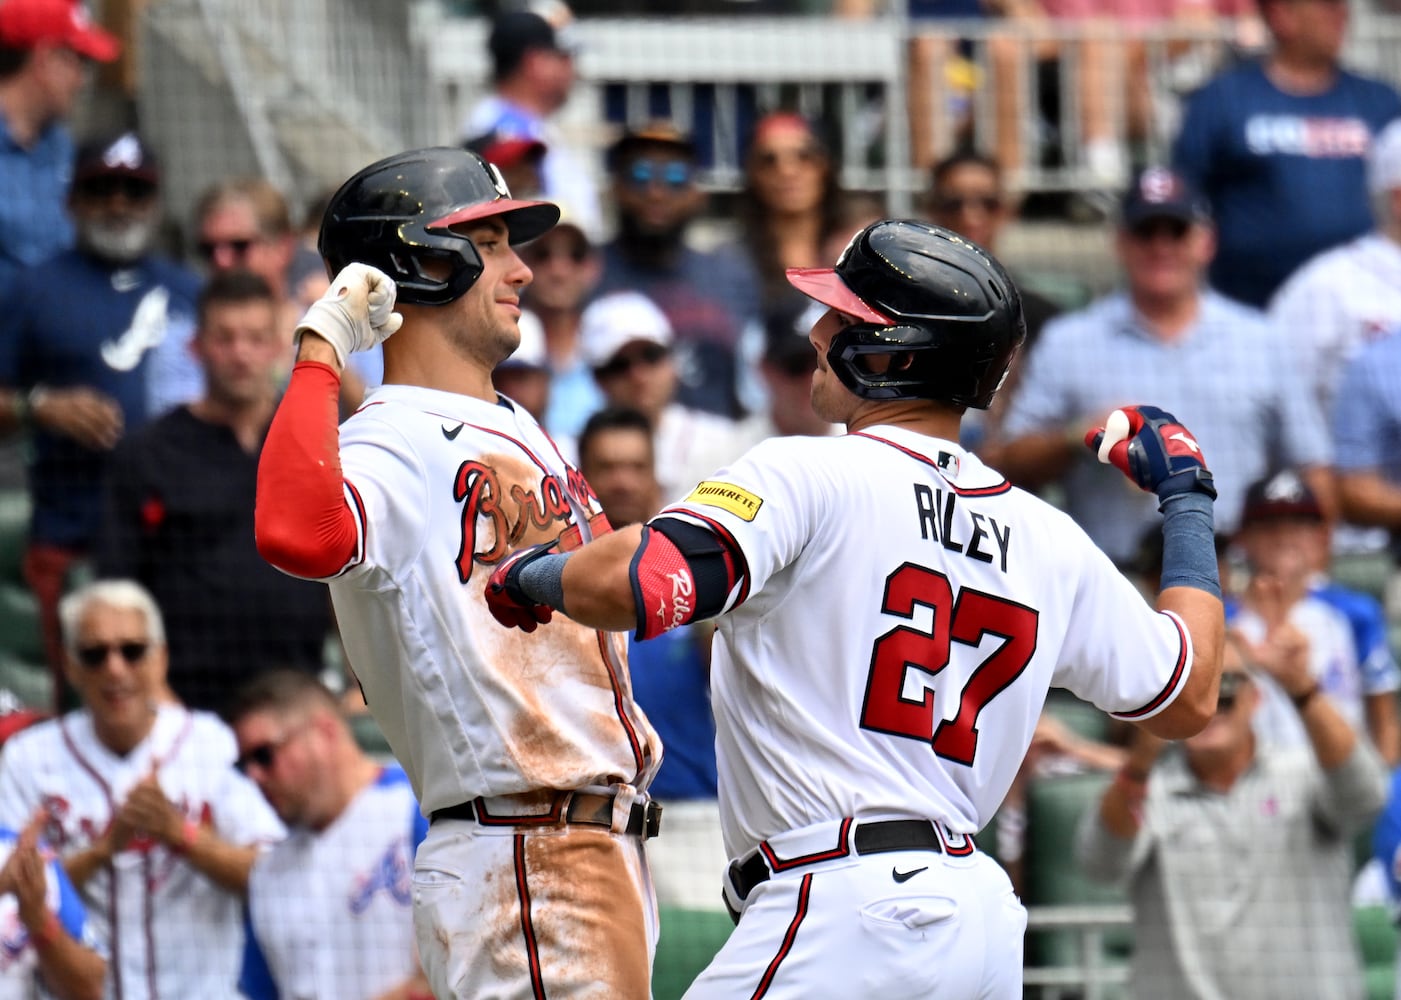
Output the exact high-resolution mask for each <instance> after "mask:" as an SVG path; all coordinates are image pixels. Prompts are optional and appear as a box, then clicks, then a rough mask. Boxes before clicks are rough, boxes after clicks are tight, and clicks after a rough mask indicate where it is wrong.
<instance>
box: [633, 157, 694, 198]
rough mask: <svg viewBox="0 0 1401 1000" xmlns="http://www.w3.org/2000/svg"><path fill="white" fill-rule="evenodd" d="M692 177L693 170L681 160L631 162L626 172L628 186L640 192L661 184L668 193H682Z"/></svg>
mask: <svg viewBox="0 0 1401 1000" xmlns="http://www.w3.org/2000/svg"><path fill="white" fill-rule="evenodd" d="M694 177H695V170H694V169H693V168H692V167H691V165H690V164H689V163H686V162H684V161H682V160H633V161H632V166H630V167H629V168H628V172H627V182H628V185H629V186H630V187H634V188H638V189H640V190H645V189H647V188H649V187H651V186H652V185H653V184H661V185H662V186H663V187H665V188H666V189H667V190H668V191H682V190H685V189H686V188H688V187H690V186H691V181H692V179H694Z"/></svg>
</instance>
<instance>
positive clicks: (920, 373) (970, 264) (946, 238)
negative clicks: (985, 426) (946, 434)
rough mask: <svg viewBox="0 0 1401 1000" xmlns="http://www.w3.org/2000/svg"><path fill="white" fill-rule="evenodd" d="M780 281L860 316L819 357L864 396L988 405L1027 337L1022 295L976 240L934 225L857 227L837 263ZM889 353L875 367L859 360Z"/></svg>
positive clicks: (794, 273)
mask: <svg viewBox="0 0 1401 1000" xmlns="http://www.w3.org/2000/svg"><path fill="white" fill-rule="evenodd" d="M788 280H789V281H790V282H792V284H793V285H794V286H795V287H796V288H798V289H799V290H800V291H802V292H804V293H806V294H807V295H809V296H811V297H812V298H814V299H816V300H817V301H819V302H821V303H822V304H823V305H826V306H830V307H831V308H833V309H836V310H839V311H840V312H843V313H846V314H847V315H849V316H854V317H856V319H858V320H859V321H860V322H858V323H854V324H852V325H851V326H848V327H846V328H845V329H843V330H842V331H841V332H840V333H838V334H837V335H836V336H834V337H833V338H832V344H831V346H830V347H829V348H828V351H827V363H828V364H829V365H831V367H832V370H833V371H835V372H836V373H837V377H838V378H840V379H841V380H842V384H843V385H845V386H846V387H847V388H848V389H850V390H851V391H852V392H854V393H855V394H856V395H858V396H860V397H862V398H863V399H936V400H941V401H943V402H946V403H952V404H954V405H956V406H971V407H975V408H977V409H980V410H982V409H987V406H988V404H989V403H991V402H992V397H993V396H994V395H996V393H997V389H998V387H999V386H1001V385H1002V379H1003V378H1004V377H1005V376H1006V374H1007V367H1008V366H1009V365H1010V364H1011V363H1012V355H1013V354H1015V353H1016V350H1017V348H1018V346H1020V345H1021V343H1022V341H1023V340H1025V339H1026V323H1025V321H1024V320H1023V319H1022V303H1021V296H1020V295H1018V294H1017V289H1016V286H1015V285H1013V284H1012V279H1011V278H1010V277H1009V276H1008V274H1007V272H1006V271H1005V270H1004V269H1003V267H1002V265H1001V264H999V263H998V262H997V261H996V260H994V259H993V257H992V255H991V254H989V253H988V252H987V251H986V250H984V249H983V248H982V247H980V246H978V245H977V244H976V243H970V242H969V241H968V240H965V239H964V238H963V237H961V236H959V235H958V234H957V233H955V232H953V231H951V230H948V229H944V228H942V227H941V226H935V225H931V224H929V223H927V222H915V221H912V220H891V219H886V220H883V221H881V222H875V223H872V224H871V225H869V226H867V227H866V228H865V229H863V230H861V232H859V233H858V234H857V235H856V236H855V237H854V238H853V239H852V241H851V242H850V243H848V244H847V247H846V249H845V250H843V251H842V255H841V257H839V258H838V259H837V266H836V267H835V268H830V267H810V268H790V269H789V270H788ZM872 355H889V356H891V358H890V364H889V366H888V367H886V368H885V369H884V370H880V371H878V370H877V369H876V368H874V367H872V366H870V365H868V364H867V363H866V360H865V359H867V358H868V357H871V356H872Z"/></svg>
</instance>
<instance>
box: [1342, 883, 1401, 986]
mask: <svg viewBox="0 0 1401 1000" xmlns="http://www.w3.org/2000/svg"><path fill="white" fill-rule="evenodd" d="M1352 926H1353V930H1354V932H1355V933H1356V935H1357V945H1358V947H1359V948H1360V949H1361V951H1362V969H1363V973H1364V975H1365V977H1366V983H1367V1000H1392V997H1394V996H1395V995H1396V924H1395V923H1394V922H1393V921H1392V919H1391V912H1390V911H1389V910H1388V909H1387V908H1386V907H1385V906H1359V907H1356V908H1355V909H1354V910H1353V911H1352Z"/></svg>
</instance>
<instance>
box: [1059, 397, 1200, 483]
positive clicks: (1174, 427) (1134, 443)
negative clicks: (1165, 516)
mask: <svg viewBox="0 0 1401 1000" xmlns="http://www.w3.org/2000/svg"><path fill="white" fill-rule="evenodd" d="M1085 444H1086V445H1087V446H1089V448H1090V450H1091V451H1093V452H1094V453H1095V454H1096V455H1098V456H1099V460H1100V461H1101V462H1104V463H1105V464H1106V465H1112V466H1114V467H1115V468H1116V469H1118V470H1119V471H1120V472H1122V473H1123V474H1124V475H1126V476H1128V477H1129V478H1130V479H1132V480H1133V481H1134V482H1135V483H1137V484H1138V485H1139V487H1141V488H1142V489H1144V490H1147V491H1148V492H1149V493H1156V494H1157V495H1158V499H1159V500H1160V501H1163V500H1167V498H1168V497H1170V496H1174V495H1176V494H1178V493H1205V494H1206V495H1207V496H1209V497H1211V499H1213V500H1215V499H1216V484H1215V483H1214V482H1213V481H1212V478H1211V472H1210V471H1209V470H1208V469H1207V467H1206V459H1205V458H1204V457H1203V456H1202V449H1201V446H1200V445H1198V444H1197V439H1196V438H1194V437H1193V436H1192V432H1191V431H1189V430H1187V428H1185V427H1183V426H1182V425H1181V424H1180V423H1178V422H1177V418H1176V417H1174V416H1173V415H1172V414H1171V413H1168V412H1167V411H1166V410H1160V409H1158V408H1157V407H1156V406H1127V407H1125V408H1124V409H1122V410H1115V411H1114V412H1113V413H1111V414H1109V419H1108V420H1106V421H1105V422H1104V426H1103V427H1099V428H1096V429H1095V430H1092V431H1090V432H1089V433H1088V434H1086V435H1085Z"/></svg>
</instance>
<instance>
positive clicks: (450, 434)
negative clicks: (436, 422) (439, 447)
mask: <svg viewBox="0 0 1401 1000" xmlns="http://www.w3.org/2000/svg"><path fill="white" fill-rule="evenodd" d="M464 426H465V425H464V424H458V425H457V426H456V427H454V428H453V429H452V430H448V429H447V428H446V427H444V428H443V429H442V430H443V437H445V438H447V439H448V440H449V441H456V440H457V435H459V434H461V433H462V428H463V427H464Z"/></svg>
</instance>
